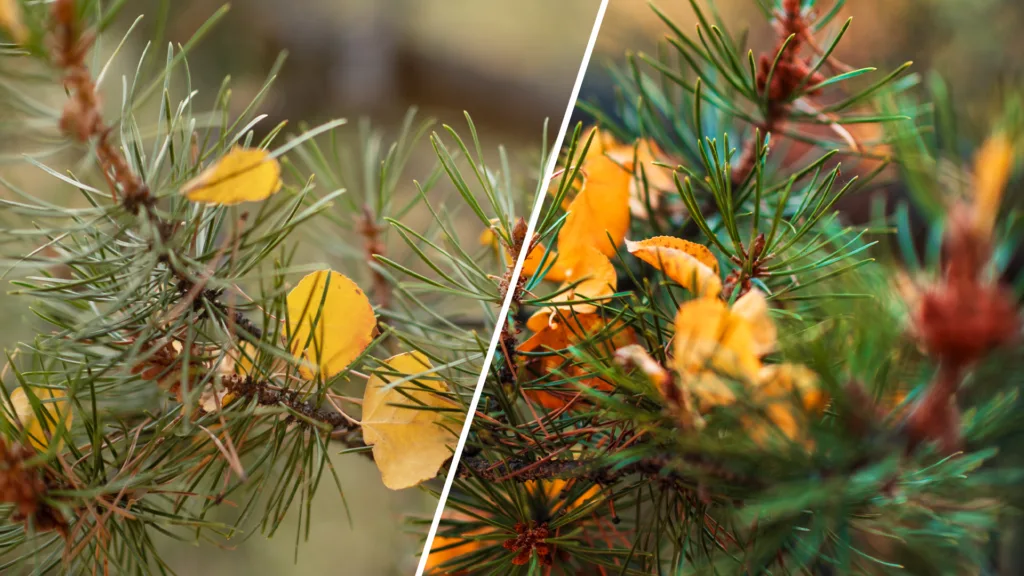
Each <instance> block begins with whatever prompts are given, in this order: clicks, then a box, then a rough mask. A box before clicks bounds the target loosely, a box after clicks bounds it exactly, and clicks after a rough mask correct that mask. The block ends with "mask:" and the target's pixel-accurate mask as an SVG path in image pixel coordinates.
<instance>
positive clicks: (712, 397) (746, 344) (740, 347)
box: [673, 298, 761, 407]
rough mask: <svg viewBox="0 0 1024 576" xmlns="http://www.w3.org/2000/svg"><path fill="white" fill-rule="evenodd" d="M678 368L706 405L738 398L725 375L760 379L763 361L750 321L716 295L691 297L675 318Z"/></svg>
mask: <svg viewBox="0 0 1024 576" xmlns="http://www.w3.org/2000/svg"><path fill="white" fill-rule="evenodd" d="M675 328H676V333H675V337H674V347H675V356H674V359H673V361H674V362H675V368H676V370H677V371H678V372H679V375H680V377H681V380H682V384H683V385H684V386H686V387H687V388H688V389H689V390H690V391H691V392H692V393H693V395H694V396H695V397H696V398H697V399H698V400H699V401H700V403H701V405H702V407H709V406H718V405H721V404H727V403H730V402H733V401H734V400H735V394H734V393H733V391H732V389H731V387H730V386H729V385H728V383H727V382H726V381H725V380H724V379H730V380H737V381H740V382H748V383H753V382H756V379H757V374H758V371H759V370H760V368H761V362H760V359H759V358H758V355H757V348H756V341H755V339H754V332H753V329H752V328H751V325H750V323H749V322H748V321H747V320H745V319H744V318H742V317H741V316H739V315H736V314H733V313H732V311H731V310H729V308H728V307H727V306H726V305H725V303H724V302H722V301H721V300H718V299H715V298H698V299H696V300H690V301H689V302H686V303H685V304H683V305H682V306H680V307H679V312H678V313H677V314H676V321H675Z"/></svg>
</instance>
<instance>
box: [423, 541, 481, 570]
mask: <svg viewBox="0 0 1024 576" xmlns="http://www.w3.org/2000/svg"><path fill="white" fill-rule="evenodd" d="M483 545H484V543H483V542H482V541H481V540H466V539H463V538H448V537H446V536H435V537H434V542H433V544H431V545H430V556H428V557H427V565H426V567H425V569H424V574H428V575H429V576H467V575H468V574H469V571H467V570H458V571H455V572H450V571H445V570H443V569H442V568H441V566H443V565H444V564H446V563H448V562H451V561H453V560H455V559H456V558H462V557H463V556H466V555H467V554H471V553H473V552H476V551H477V550H480V549H481V548H483Z"/></svg>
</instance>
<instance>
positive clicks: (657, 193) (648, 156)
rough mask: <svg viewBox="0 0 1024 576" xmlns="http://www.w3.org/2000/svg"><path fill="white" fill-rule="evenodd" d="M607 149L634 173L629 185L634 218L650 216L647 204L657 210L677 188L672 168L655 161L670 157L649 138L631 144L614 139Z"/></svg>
mask: <svg viewBox="0 0 1024 576" xmlns="http://www.w3.org/2000/svg"><path fill="white" fill-rule="evenodd" d="M604 152H605V154H606V155H607V156H608V157H609V158H611V159H612V160H614V161H615V162H617V163H619V164H620V165H622V167H623V168H625V169H626V170H628V171H629V172H630V173H631V174H632V175H633V177H632V178H631V179H630V184H629V207H630V211H631V212H632V213H633V216H634V217H636V218H641V219H646V218H648V217H649V216H650V215H649V214H648V210H647V205H648V203H650V206H651V208H653V209H655V210H657V209H658V207H659V206H660V205H661V196H662V194H664V193H665V192H668V191H672V190H675V189H676V183H675V179H674V177H673V176H672V170H671V169H670V168H666V167H664V166H657V165H655V162H660V163H663V164H664V163H667V160H668V157H667V156H666V154H665V153H664V152H662V150H661V148H659V147H658V145H657V144H656V143H655V142H654V141H653V140H651V139H650V138H641V139H639V140H637V141H636V142H634V143H632V144H620V143H618V142H612V143H609V145H608V146H607V147H606V148H605V150H604ZM645 178H646V180H647V190H646V193H645V191H644V179H645Z"/></svg>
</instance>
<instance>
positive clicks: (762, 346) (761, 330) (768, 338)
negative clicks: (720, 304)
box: [732, 288, 778, 356]
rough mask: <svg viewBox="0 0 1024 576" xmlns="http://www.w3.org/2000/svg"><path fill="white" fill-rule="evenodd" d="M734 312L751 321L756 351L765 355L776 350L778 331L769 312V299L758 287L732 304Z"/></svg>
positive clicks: (759, 354)
mask: <svg viewBox="0 0 1024 576" xmlns="http://www.w3.org/2000/svg"><path fill="white" fill-rule="evenodd" d="M732 313H733V314H735V315H737V316H739V317H741V318H743V319H744V320H746V321H747V322H749V323H750V329H751V331H752V332H753V335H754V351H755V353H756V354H757V355H758V356H764V355H765V354H768V353H769V352H772V351H773V350H775V344H776V340H777V339H778V332H777V331H776V329H775V322H773V321H772V319H771V316H769V314H768V300H767V299H766V298H765V296H764V292H761V291H760V290H758V289H757V288H752V289H750V290H748V291H747V293H746V294H744V295H743V296H740V297H739V298H737V299H736V301H735V302H733V304H732Z"/></svg>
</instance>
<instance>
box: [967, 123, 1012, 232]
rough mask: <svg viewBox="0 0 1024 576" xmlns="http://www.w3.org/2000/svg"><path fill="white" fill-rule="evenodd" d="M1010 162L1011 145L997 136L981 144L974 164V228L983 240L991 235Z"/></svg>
mask: <svg viewBox="0 0 1024 576" xmlns="http://www.w3.org/2000/svg"><path fill="white" fill-rule="evenodd" d="M1013 160H1014V148H1013V143H1012V142H1010V140H1009V139H1008V138H1007V137H1006V136H1005V135H1003V134H997V135H994V136H991V137H990V138H989V139H988V140H986V141H985V144H984V145H983V146H982V147H981V150H979V151H978V155H977V158H976V159H975V161H974V225H975V228H976V229H977V230H978V232H980V233H982V234H984V235H986V236H987V235H989V234H991V233H992V226H993V225H994V224H995V221H996V214H997V213H998V212H999V204H1000V203H1001V202H1002V199H1003V191H1004V190H1005V188H1006V182H1007V180H1009V178H1010V172H1011V170H1012V169H1013Z"/></svg>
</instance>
